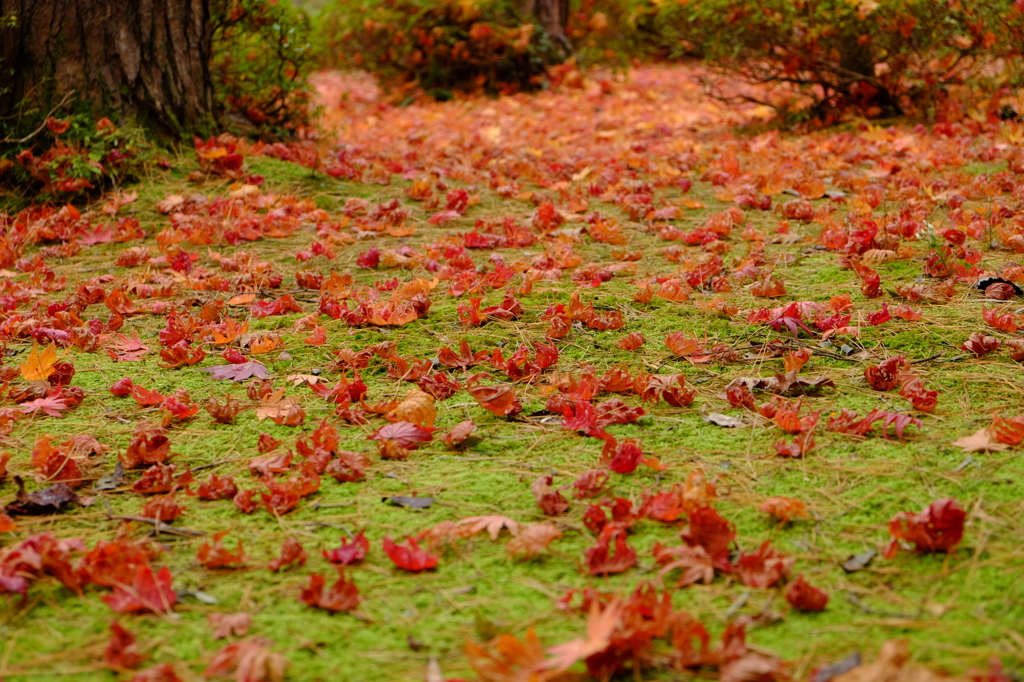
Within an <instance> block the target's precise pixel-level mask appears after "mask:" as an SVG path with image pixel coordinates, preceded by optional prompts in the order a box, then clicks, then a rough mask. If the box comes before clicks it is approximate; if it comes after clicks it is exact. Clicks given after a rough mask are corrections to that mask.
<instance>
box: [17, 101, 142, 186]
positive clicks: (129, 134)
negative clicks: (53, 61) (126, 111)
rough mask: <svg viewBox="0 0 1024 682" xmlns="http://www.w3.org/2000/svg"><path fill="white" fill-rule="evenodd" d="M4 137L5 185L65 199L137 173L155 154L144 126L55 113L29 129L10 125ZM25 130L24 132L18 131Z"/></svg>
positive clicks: (82, 115)
mask: <svg viewBox="0 0 1024 682" xmlns="http://www.w3.org/2000/svg"><path fill="white" fill-rule="evenodd" d="M8 130H9V131H11V132H10V134H9V135H8V136H7V137H6V138H4V139H0V186H3V187H5V188H8V189H10V190H20V191H22V192H24V193H26V194H30V195H32V196H33V198H34V199H35V200H41V201H48V200H60V201H64V200H67V199H69V198H74V197H76V196H78V195H81V194H85V193H87V192H89V191H90V190H98V191H102V190H105V189H107V188H109V187H110V186H112V185H114V184H117V183H121V182H124V181H126V180H129V179H132V178H134V177H136V176H137V174H138V173H139V171H140V169H141V167H142V164H143V163H144V162H146V161H148V160H151V159H152V158H153V156H154V154H153V148H152V146H151V145H150V144H149V143H148V142H147V141H146V136H145V133H144V131H143V130H142V129H141V128H138V127H134V126H121V127H118V126H115V125H114V124H113V123H112V122H111V121H110V120H109V119H106V118H104V119H101V120H100V121H98V122H95V123H94V122H93V119H92V117H91V116H89V115H87V114H77V115H74V116H72V117H71V118H68V119H65V120H58V119H55V118H53V117H52V116H51V117H49V118H48V119H46V121H45V122H44V123H43V124H41V125H39V127H38V128H37V129H36V130H34V131H30V132H28V133H24V132H23V131H24V125H23V126H22V127H21V128H16V127H14V126H11V127H9V128H8ZM19 131H20V132H19Z"/></svg>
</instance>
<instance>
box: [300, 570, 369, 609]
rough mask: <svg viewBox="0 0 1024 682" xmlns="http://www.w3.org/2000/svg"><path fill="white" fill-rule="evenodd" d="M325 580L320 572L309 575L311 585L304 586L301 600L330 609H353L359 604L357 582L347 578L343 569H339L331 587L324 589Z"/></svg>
mask: <svg viewBox="0 0 1024 682" xmlns="http://www.w3.org/2000/svg"><path fill="white" fill-rule="evenodd" d="M325 582H326V581H325V580H324V577H323V576H322V575H320V574H319V573H314V574H313V575H311V576H309V587H304V588H302V594H301V595H300V596H299V600H300V601H302V603H304V604H309V605H310V606H316V607H319V608H321V609H327V610H328V611H351V610H352V609H354V608H355V607H357V606H359V602H360V601H361V598H360V596H359V590H358V589H357V588H356V585H355V583H353V582H349V581H348V580H346V579H345V574H344V573H343V572H342V571H341V569H338V579H337V580H336V581H335V582H334V584H333V585H331V589H329V590H326V591H325V590H324V584H325Z"/></svg>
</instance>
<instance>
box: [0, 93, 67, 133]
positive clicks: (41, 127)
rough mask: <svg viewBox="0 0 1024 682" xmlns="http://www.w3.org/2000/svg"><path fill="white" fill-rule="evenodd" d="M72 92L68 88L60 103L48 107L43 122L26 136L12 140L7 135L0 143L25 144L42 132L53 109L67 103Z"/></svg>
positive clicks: (55, 109)
mask: <svg viewBox="0 0 1024 682" xmlns="http://www.w3.org/2000/svg"><path fill="white" fill-rule="evenodd" d="M73 94H75V91H74V90H69V91H68V92H67V93H66V94H65V95H64V99H62V100H61V101H60V103H59V104H58V105H57V106H55V107H54V108H53V109H50V113H48V114H47V115H46V117H45V118H44V119H43V122H42V123H41V124H40V125H39V127H38V128H36V129H35V130H33V131H32V132H31V133H29V134H28V135H27V136H25V137H23V138H21V139H20V140H12V139H11V137H10V136H8V137H5V138H4V139H2V140H0V144H25V143H26V142H28V141H29V140H31V139H32V138H33V137H35V136H36V135H38V134H39V133H41V132H43V128H45V127H46V122H47V121H48V120H49V119H50V117H51V116H53V114H54V112H55V111H57V110H58V109H61V108H63V107H64V105H66V104H67V103H68V100H69V99H70V98H71V96H72V95H73Z"/></svg>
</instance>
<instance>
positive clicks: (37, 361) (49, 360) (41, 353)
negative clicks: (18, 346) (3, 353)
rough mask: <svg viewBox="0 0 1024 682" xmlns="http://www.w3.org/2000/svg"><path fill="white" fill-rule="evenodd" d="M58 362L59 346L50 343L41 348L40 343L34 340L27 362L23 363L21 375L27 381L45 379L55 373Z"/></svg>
mask: <svg viewBox="0 0 1024 682" xmlns="http://www.w3.org/2000/svg"><path fill="white" fill-rule="evenodd" d="M55 364H57V346H55V345H54V344H52V343H51V344H50V345H49V346H47V347H46V348H44V349H42V350H40V349H39V344H38V343H36V342H35V341H33V342H32V350H30V351H29V352H28V357H27V358H25V362H23V363H21V367H20V370H21V376H22V377H24V378H25V381H45V380H46V378H47V377H49V376H50V375H51V374H53V366H54V365H55Z"/></svg>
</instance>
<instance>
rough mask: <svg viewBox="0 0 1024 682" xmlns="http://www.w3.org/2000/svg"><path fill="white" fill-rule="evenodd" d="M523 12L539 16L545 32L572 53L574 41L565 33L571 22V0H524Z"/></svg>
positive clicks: (538, 18)
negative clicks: (570, 40) (571, 41)
mask: <svg viewBox="0 0 1024 682" xmlns="http://www.w3.org/2000/svg"><path fill="white" fill-rule="evenodd" d="M523 12H524V14H527V15H531V14H532V15H533V16H535V17H537V21H538V22H540V25H541V26H542V27H543V28H544V32H545V33H547V34H548V35H549V36H551V39H552V40H554V41H555V42H556V43H558V44H559V45H561V46H562V47H563V48H564V49H565V50H566V51H567V52H568V53H569V54H572V51H573V50H572V43H570V42H569V38H568V36H567V35H566V33H565V31H566V27H567V25H568V23H569V0H523Z"/></svg>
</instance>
